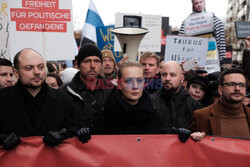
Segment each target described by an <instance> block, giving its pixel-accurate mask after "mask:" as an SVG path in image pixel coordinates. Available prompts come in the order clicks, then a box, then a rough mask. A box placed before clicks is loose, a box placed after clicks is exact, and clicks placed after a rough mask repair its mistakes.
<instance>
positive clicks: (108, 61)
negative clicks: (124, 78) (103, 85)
mask: <svg viewBox="0 0 250 167" xmlns="http://www.w3.org/2000/svg"><path fill="white" fill-rule="evenodd" d="M102 61H103V62H102V71H103V77H104V78H105V79H116V72H115V68H116V63H115V57H114V54H113V52H112V51H111V50H102Z"/></svg>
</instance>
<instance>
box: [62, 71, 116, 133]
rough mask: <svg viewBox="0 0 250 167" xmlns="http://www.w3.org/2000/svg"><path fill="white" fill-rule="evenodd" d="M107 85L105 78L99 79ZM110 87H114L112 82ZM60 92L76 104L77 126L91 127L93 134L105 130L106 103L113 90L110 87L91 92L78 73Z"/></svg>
mask: <svg viewBox="0 0 250 167" xmlns="http://www.w3.org/2000/svg"><path fill="white" fill-rule="evenodd" d="M99 79H100V80H102V81H103V83H104V84H105V85H106V83H105V80H104V79H103V78H99ZM109 84H110V85H109V86H111V87H112V86H113V87H114V85H113V84H112V83H111V82H110V83H109ZM59 90H60V91H62V92H64V93H66V94H68V95H69V96H70V97H71V98H72V99H73V103H74V110H75V111H76V113H77V119H76V126H77V127H78V128H81V127H89V128H90V129H91V133H92V134H98V133H100V131H102V130H103V127H102V125H103V123H102V122H103V115H104V114H103V110H104V102H105V99H106V98H107V96H108V95H109V94H110V93H111V91H112V89H110V88H109V87H108V86H107V87H105V89H102V87H100V89H96V90H94V91H91V90H90V89H88V88H87V86H86V84H85V83H84V82H83V81H82V80H81V79H80V72H78V73H76V75H75V76H74V78H73V79H72V81H71V82H69V83H67V84H65V85H63V86H61V87H60V88H59Z"/></svg>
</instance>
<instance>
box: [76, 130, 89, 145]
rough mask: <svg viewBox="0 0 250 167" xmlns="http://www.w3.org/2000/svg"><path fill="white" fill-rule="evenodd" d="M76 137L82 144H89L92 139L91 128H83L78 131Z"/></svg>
mask: <svg viewBox="0 0 250 167" xmlns="http://www.w3.org/2000/svg"><path fill="white" fill-rule="evenodd" d="M76 135H77V137H78V138H79V140H80V141H81V142H82V143H88V140H90V139H91V133H90V130H89V128H81V129H79V130H77V131H76Z"/></svg>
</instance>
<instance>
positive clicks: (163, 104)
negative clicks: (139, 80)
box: [151, 87, 203, 133]
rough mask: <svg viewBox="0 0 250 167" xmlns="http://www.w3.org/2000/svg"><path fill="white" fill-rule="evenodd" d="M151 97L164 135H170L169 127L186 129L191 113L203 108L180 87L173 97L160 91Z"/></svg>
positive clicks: (162, 90)
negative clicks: (164, 132) (158, 114)
mask: <svg viewBox="0 0 250 167" xmlns="http://www.w3.org/2000/svg"><path fill="white" fill-rule="evenodd" d="M151 97H152V100H153V104H154V107H155V108H156V109H157V110H158V111H159V113H160V119H161V124H162V125H161V127H162V129H165V131H166V133H171V131H172V130H171V127H176V128H186V129H188V127H189V123H190V120H191V118H192V115H193V112H194V111H195V110H197V109H200V108H202V107H203V106H202V104H201V103H200V102H198V101H196V100H194V99H193V98H192V97H191V96H190V95H189V94H188V92H187V91H185V90H184V88H182V87H181V89H180V90H179V92H178V93H177V94H175V95H172V94H168V93H167V92H166V91H164V89H161V90H159V91H157V92H155V93H154V94H152V96H151ZM168 130H169V132H168Z"/></svg>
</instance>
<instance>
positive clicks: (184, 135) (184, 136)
mask: <svg viewBox="0 0 250 167" xmlns="http://www.w3.org/2000/svg"><path fill="white" fill-rule="evenodd" d="M172 129H173V131H175V132H176V133H177V134H178V135H179V139H180V141H181V142H182V143H185V142H186V141H187V140H188V138H189V136H190V134H191V132H190V130H188V129H186V128H175V127H172Z"/></svg>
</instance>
